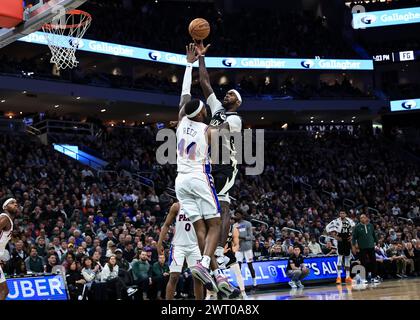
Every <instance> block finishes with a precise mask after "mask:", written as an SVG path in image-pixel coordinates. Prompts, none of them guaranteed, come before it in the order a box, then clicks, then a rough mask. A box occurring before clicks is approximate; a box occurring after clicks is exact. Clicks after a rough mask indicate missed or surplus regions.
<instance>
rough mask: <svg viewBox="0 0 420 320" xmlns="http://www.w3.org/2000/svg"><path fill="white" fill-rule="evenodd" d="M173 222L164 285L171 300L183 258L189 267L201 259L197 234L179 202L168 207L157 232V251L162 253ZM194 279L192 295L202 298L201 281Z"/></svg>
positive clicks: (167, 298)
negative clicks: (167, 279)
mask: <svg viewBox="0 0 420 320" xmlns="http://www.w3.org/2000/svg"><path fill="white" fill-rule="evenodd" d="M174 221H176V223H175V232H174V235H173V238H172V243H171V249H170V255H169V271H170V276H169V282H168V285H167V286H166V300H173V298H174V294H175V290H176V285H177V284H178V279H179V276H180V274H181V272H182V268H183V266H184V262H185V260H187V265H188V267H189V268H191V267H193V266H195V265H196V263H197V261H200V260H201V252H200V248H199V247H198V242H197V236H196V234H195V230H194V227H193V225H192V222H191V221H190V219H189V218H188V217H187V215H186V214H185V212H184V210H183V208H182V205H181V204H180V203H179V202H176V203H174V204H173V205H172V206H171V208H170V209H169V213H168V215H167V216H166V220H165V223H164V224H163V227H162V229H161V231H160V234H159V241H158V244H157V247H158V251H159V253H161V254H163V252H164V249H163V245H162V242H163V240H164V239H165V238H166V235H167V234H168V230H169V228H170V226H171V225H172V224H173V223H174ZM193 279H194V295H195V299H196V300H203V293H204V292H203V286H202V284H201V282H200V281H199V280H198V279H196V278H193Z"/></svg>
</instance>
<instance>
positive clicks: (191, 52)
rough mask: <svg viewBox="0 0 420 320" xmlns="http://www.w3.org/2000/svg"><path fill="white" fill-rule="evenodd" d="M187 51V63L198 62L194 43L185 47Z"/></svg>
mask: <svg viewBox="0 0 420 320" xmlns="http://www.w3.org/2000/svg"><path fill="white" fill-rule="evenodd" d="M185 48H186V49H187V62H188V63H194V62H196V61H197V60H198V54H197V48H196V46H195V45H194V43H190V44H189V45H188V46H186V47H185Z"/></svg>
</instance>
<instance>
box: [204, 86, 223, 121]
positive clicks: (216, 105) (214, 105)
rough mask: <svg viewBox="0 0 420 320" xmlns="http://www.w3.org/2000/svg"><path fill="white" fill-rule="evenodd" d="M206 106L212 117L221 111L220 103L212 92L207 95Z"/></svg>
mask: <svg viewBox="0 0 420 320" xmlns="http://www.w3.org/2000/svg"><path fill="white" fill-rule="evenodd" d="M207 104H208V105H209V107H210V109H211V115H212V116H214V114H215V113H216V112H217V111H218V110H220V109H223V106H222V103H221V102H220V101H219V100H218V99H217V97H216V95H215V94H214V92H213V93H212V94H211V95H209V97H208V98H207Z"/></svg>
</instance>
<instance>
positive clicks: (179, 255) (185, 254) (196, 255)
mask: <svg viewBox="0 0 420 320" xmlns="http://www.w3.org/2000/svg"><path fill="white" fill-rule="evenodd" d="M185 259H187V265H188V267H189V268H190V267H192V266H195V265H196V264H197V261H200V260H201V252H200V248H199V247H198V245H194V246H176V245H172V246H171V251H170V253H169V271H170V272H171V273H172V272H179V273H181V272H182V267H183V265H184V261H185Z"/></svg>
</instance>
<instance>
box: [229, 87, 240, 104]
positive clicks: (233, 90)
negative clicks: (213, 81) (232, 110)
mask: <svg viewBox="0 0 420 320" xmlns="http://www.w3.org/2000/svg"><path fill="white" fill-rule="evenodd" d="M228 92H233V93H234V94H235V95H236V98H238V100H239V102H240V103H242V97H241V95H240V94H239V92H238V91H237V90H235V89H230V90H229V91H228Z"/></svg>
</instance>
